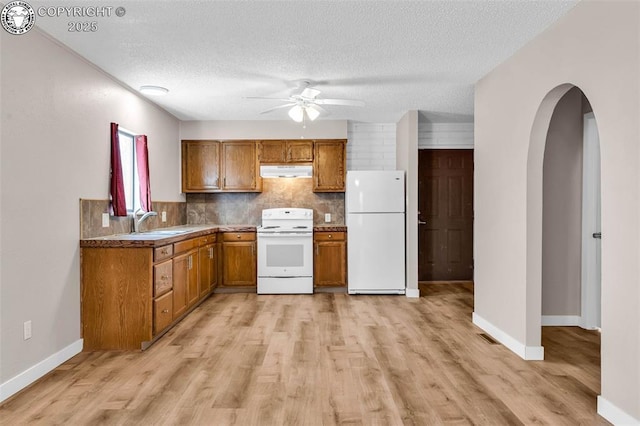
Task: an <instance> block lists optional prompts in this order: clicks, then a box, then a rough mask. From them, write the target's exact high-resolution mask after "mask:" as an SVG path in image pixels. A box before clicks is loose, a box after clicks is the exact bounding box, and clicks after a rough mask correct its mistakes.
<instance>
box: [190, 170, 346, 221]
mask: <svg viewBox="0 0 640 426" xmlns="http://www.w3.org/2000/svg"><path fill="white" fill-rule="evenodd" d="M275 207H300V208H310V209H313V211H314V215H313V217H314V220H313V221H314V224H316V225H318V224H324V223H325V222H324V215H325V213H331V224H335V225H343V224H344V193H342V192H336V193H329V192H326V193H323V192H313V180H312V179H286V178H281V179H263V180H262V192H257V193H216V194H187V223H188V224H189V225H201V224H217V225H238V224H250V225H260V223H261V222H262V219H261V213H262V210H263V209H268V208H275Z"/></svg>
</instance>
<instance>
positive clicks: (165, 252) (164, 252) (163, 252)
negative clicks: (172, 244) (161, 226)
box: [160, 248, 169, 254]
mask: <svg viewBox="0 0 640 426" xmlns="http://www.w3.org/2000/svg"><path fill="white" fill-rule="evenodd" d="M167 253H169V251H168V250H167V249H166V248H163V249H162V250H160V254H167Z"/></svg>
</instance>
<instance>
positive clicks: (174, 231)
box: [143, 229, 192, 235]
mask: <svg viewBox="0 0 640 426" xmlns="http://www.w3.org/2000/svg"><path fill="white" fill-rule="evenodd" d="M191 231H192V229H164V230H153V231H147V232H143V234H145V235H180V234H185V233H187V232H191Z"/></svg>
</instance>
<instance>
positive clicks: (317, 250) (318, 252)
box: [316, 244, 320, 256]
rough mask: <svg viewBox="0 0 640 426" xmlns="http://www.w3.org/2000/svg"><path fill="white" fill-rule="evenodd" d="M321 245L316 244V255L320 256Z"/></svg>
mask: <svg viewBox="0 0 640 426" xmlns="http://www.w3.org/2000/svg"><path fill="white" fill-rule="evenodd" d="M319 249H320V245H319V244H316V256H320V250H319Z"/></svg>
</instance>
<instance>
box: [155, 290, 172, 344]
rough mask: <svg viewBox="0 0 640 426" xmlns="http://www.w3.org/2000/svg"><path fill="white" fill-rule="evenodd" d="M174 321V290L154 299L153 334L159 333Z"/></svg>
mask: <svg viewBox="0 0 640 426" xmlns="http://www.w3.org/2000/svg"><path fill="white" fill-rule="evenodd" d="M172 322H173V291H170V292H169V293H166V294H164V295H162V296H160V297H157V298H156V299H155V300H154V301H153V334H154V335H155V334H158V333H160V332H161V331H163V330H164V329H165V328H167V327H169V326H170V325H171V323H172Z"/></svg>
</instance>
